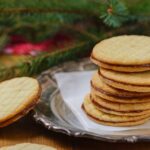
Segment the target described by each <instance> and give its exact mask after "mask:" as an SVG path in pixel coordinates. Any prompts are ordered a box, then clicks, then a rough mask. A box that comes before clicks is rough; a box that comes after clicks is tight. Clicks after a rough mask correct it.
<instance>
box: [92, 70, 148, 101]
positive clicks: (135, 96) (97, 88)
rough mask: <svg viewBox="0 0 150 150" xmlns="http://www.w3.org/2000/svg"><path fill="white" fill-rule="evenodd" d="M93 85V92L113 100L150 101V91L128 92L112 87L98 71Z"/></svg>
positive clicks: (93, 79) (94, 76)
mask: <svg viewBox="0 0 150 150" xmlns="http://www.w3.org/2000/svg"><path fill="white" fill-rule="evenodd" d="M91 86H92V89H91V93H94V94H95V95H98V96H100V97H102V98H104V99H107V100H110V101H112V102H120V103H142V102H148V101H150V93H139V92H128V91H123V90H118V89H116V88H112V87H110V86H108V85H107V84H105V83H104V82H103V81H102V79H101V76H100V75H99V74H98V73H97V72H96V73H94V75H93V77H92V80H91Z"/></svg>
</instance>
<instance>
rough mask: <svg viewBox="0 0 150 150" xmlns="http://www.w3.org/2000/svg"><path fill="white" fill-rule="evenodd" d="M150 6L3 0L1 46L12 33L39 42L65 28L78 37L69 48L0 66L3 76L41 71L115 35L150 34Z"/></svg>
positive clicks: (114, 0)
mask: <svg viewBox="0 0 150 150" xmlns="http://www.w3.org/2000/svg"><path fill="white" fill-rule="evenodd" d="M149 10H150V1H149V0H143V1H141V0H133V1H131V0H43V1H42V0H19V1H18V0H0V50H1V49H2V48H3V47H4V46H5V44H6V43H7V41H8V40H9V39H8V35H10V34H21V35H23V36H24V37H26V38H28V40H30V41H32V42H36V41H41V40H44V39H47V38H48V37H50V36H53V35H54V34H55V33H57V32H62V31H63V32H66V33H68V34H70V35H72V37H73V38H74V39H75V43H74V45H73V46H72V47H70V46H69V47H67V48H66V49H65V50H58V51H57V52H56V53H52V54H49V53H48V54H42V55H39V56H37V57H35V58H34V57H31V58H28V59H25V60H24V61H22V60H21V61H20V62H19V63H18V62H17V65H14V66H10V67H7V68H6V67H1V66H0V68H1V69H0V79H1V80H4V79H7V78H11V77H15V76H22V75H34V74H38V73H40V72H41V71H43V70H45V69H48V68H49V67H51V66H53V65H56V64H58V63H60V62H63V61H67V60H72V59H76V58H80V57H82V56H85V55H87V54H88V53H89V52H90V51H91V49H92V47H93V46H94V44H95V43H96V42H98V41H99V40H100V39H103V38H107V37H110V36H113V35H119V34H146V35H150V32H149V25H150V22H149V20H150V11H149ZM107 26H109V28H108V27H107ZM111 27H115V29H114V28H111ZM143 31H144V32H143ZM2 66H3V65H2Z"/></svg>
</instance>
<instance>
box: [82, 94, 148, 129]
mask: <svg viewBox="0 0 150 150" xmlns="http://www.w3.org/2000/svg"><path fill="white" fill-rule="evenodd" d="M83 109H84V111H85V112H86V114H88V115H89V116H90V117H92V118H93V119H94V120H96V121H98V122H99V123H102V124H105V125H113V126H132V125H139V124H142V123H144V122H145V121H147V120H148V119H149V116H150V115H142V116H135V117H133V116H118V115H113V114H109V113H105V112H102V111H100V110H98V109H97V108H96V107H95V105H93V103H92V101H91V99H90V96H89V95H87V96H86V97H85V100H84V102H83Z"/></svg>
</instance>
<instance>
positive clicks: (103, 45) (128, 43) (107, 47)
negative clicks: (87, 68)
mask: <svg viewBox="0 0 150 150" xmlns="http://www.w3.org/2000/svg"><path fill="white" fill-rule="evenodd" d="M149 51H150V37H148V36H137V35H123V36H117V37H112V38H109V39H106V40H103V41H101V42H100V43H98V44H97V45H96V46H95V47H94V48H93V51H92V55H91V59H92V60H93V62H94V63H96V64H98V65H100V66H102V67H104V68H107V69H113V70H116V71H122V72H124V71H125V72H137V71H146V70H150V53H149ZM132 69H133V71H132Z"/></svg>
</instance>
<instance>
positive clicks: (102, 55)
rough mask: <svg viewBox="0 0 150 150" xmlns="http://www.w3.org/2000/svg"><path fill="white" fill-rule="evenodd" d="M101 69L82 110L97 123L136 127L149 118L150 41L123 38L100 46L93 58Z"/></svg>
mask: <svg viewBox="0 0 150 150" xmlns="http://www.w3.org/2000/svg"><path fill="white" fill-rule="evenodd" d="M91 59H92V61H93V62H94V63H95V64H97V65H98V66H100V68H99V69H98V71H97V72H96V73H95V74H94V75H93V77H92V80H91V93H90V94H88V95H87V96H86V97H85V100H84V102H83V109H84V111H85V112H86V114H87V115H88V116H89V117H90V118H92V119H93V120H95V121H96V122H98V123H101V124H104V125H110V126H133V125H140V124H143V123H145V122H146V121H147V120H149V118H150V37H147V36H136V35H130V36H127V35H124V36H118V37H113V38H110V39H107V40H104V41H102V42H100V43H98V44H97V45H96V46H95V47H94V49H93V52H92V55H91Z"/></svg>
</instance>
